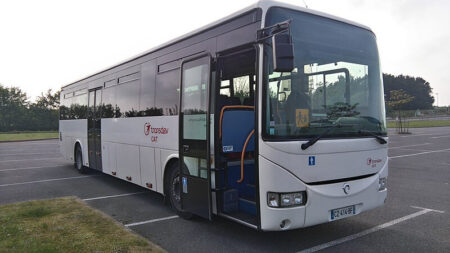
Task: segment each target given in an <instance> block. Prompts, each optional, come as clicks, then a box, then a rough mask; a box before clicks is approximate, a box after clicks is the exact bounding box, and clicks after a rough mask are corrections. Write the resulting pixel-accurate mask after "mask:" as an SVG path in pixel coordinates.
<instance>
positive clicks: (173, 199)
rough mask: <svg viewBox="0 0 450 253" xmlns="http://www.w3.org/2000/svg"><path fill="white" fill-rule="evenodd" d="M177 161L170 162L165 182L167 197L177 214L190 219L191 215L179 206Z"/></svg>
mask: <svg viewBox="0 0 450 253" xmlns="http://www.w3.org/2000/svg"><path fill="white" fill-rule="evenodd" d="M178 164H179V163H178V162H176V163H174V164H172V166H170V168H169V173H168V180H167V182H166V186H167V190H166V194H167V196H168V197H169V201H170V205H171V206H172V208H173V209H174V210H175V211H176V212H177V214H178V215H179V216H180V217H182V218H184V219H191V218H192V217H193V215H192V214H191V213H189V212H185V211H183V210H182V208H181V195H180V194H181V176H180V169H179V167H178V166H179V165H178Z"/></svg>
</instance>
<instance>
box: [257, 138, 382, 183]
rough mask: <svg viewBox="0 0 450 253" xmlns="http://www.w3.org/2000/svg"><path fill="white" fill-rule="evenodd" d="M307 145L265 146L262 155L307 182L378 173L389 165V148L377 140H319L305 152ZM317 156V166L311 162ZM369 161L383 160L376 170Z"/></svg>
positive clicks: (276, 143) (275, 143) (265, 143)
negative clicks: (385, 165)
mask: <svg viewBox="0 0 450 253" xmlns="http://www.w3.org/2000/svg"><path fill="white" fill-rule="evenodd" d="M304 142H305V141H291V142H261V143H260V147H259V154H260V155H261V156H263V157H265V158H267V159H268V160H270V161H273V162H274V163H276V164H278V165H280V166H281V167H283V168H285V169H286V170H288V171H290V172H291V173H293V174H294V175H296V177H297V178H299V179H301V180H302V181H304V182H319V181H328V180H333V179H336V178H349V177H357V176H361V175H367V174H372V173H377V172H378V171H379V170H380V169H381V168H382V167H383V165H384V163H386V160H387V150H388V149H387V145H381V144H379V143H378V142H377V141H376V140H375V139H374V138H362V139H337V140H319V141H318V142H317V143H316V144H314V145H313V146H311V147H310V148H308V149H307V150H302V149H301V148H300V145H301V144H302V143H304ZM310 156H315V163H316V165H314V166H309V163H308V159H309V157H310ZM368 159H372V160H373V161H375V160H380V161H379V162H378V163H376V164H375V166H374V167H372V164H368Z"/></svg>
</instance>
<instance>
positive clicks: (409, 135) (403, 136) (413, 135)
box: [400, 133, 438, 138]
mask: <svg viewBox="0 0 450 253" xmlns="http://www.w3.org/2000/svg"><path fill="white" fill-rule="evenodd" d="M427 135H438V133H436V134H405V135H402V136H400V137H402V138H407V137H416V136H427Z"/></svg>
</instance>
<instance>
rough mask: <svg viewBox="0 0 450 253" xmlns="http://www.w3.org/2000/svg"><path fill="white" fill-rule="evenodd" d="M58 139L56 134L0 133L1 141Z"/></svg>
mask: <svg viewBox="0 0 450 253" xmlns="http://www.w3.org/2000/svg"><path fill="white" fill-rule="evenodd" d="M50 138H58V132H23V133H21V132H18V133H0V142H1V141H28V140H39V139H50Z"/></svg>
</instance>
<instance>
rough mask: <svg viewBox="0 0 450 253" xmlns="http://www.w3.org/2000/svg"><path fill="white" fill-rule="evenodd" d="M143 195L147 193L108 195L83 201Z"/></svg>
mask: <svg viewBox="0 0 450 253" xmlns="http://www.w3.org/2000/svg"><path fill="white" fill-rule="evenodd" d="M142 193H146V192H132V193H124V194H118V195H108V196H102V197H95V198H88V199H83V200H84V201H91V200H98V199H109V198H118V197H123V196H130V195H137V194H142Z"/></svg>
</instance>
